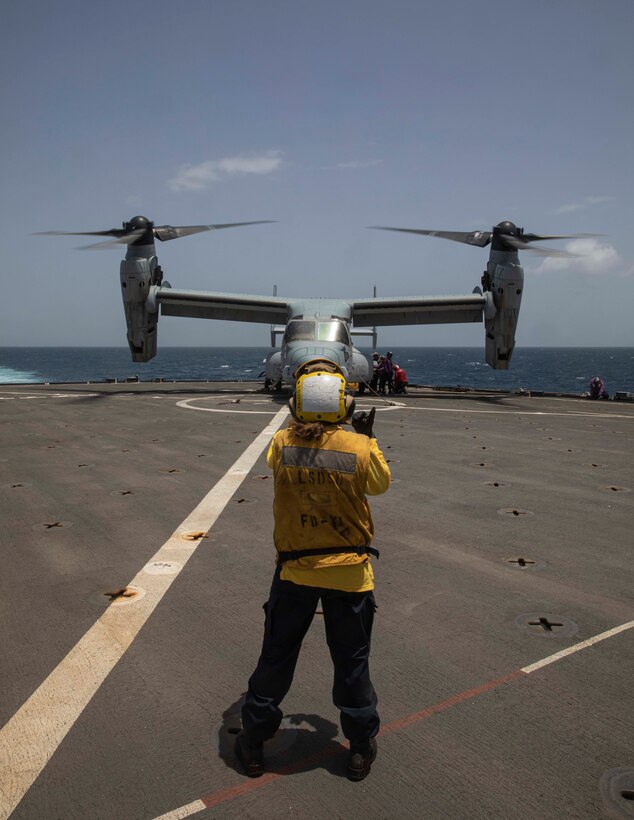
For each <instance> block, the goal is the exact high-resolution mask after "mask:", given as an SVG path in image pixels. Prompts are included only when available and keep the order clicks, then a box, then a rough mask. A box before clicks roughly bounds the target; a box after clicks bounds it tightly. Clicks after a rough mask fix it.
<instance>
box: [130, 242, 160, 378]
mask: <svg viewBox="0 0 634 820" xmlns="http://www.w3.org/2000/svg"><path fill="white" fill-rule="evenodd" d="M158 271H160V268H159V267H158V260H157V258H156V257H155V256H151V257H149V258H147V259H146V258H144V257H141V256H137V257H134V258H131V259H124V261H123V262H122V263H121V295H122V297H123V307H124V310H125V319H126V323H127V326H128V345H129V346H130V353H131V354H132V361H134V362H148V361H149V360H150V359H153V358H154V356H156V341H157V325H158V317H159V314H158V307H157V306H156V301H155V300H151V301H150V304H149V305H148V296H149V295H150V289H151V287H152V285H154V284H156V282H157V281H158V280H159V278H160V277H159V276H158ZM148 307H154V308H155V309H154V310H149V309H148Z"/></svg>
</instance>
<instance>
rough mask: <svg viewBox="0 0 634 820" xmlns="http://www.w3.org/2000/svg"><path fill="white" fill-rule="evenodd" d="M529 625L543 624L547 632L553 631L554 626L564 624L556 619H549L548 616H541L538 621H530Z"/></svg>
mask: <svg viewBox="0 0 634 820" xmlns="http://www.w3.org/2000/svg"><path fill="white" fill-rule="evenodd" d="M528 625H529V626H541V627H542V628H543V629H545V630H546V632H552V631H553V626H563V624H560V623H557V622H556V621H553V622H551V621H549V620H548V618H540V619H539V620H537V621H529V622H528Z"/></svg>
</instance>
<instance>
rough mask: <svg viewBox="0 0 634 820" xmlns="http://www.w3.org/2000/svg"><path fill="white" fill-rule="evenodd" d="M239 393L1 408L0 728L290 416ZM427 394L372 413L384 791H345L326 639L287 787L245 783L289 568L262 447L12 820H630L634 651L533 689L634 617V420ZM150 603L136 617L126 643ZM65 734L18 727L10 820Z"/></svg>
mask: <svg viewBox="0 0 634 820" xmlns="http://www.w3.org/2000/svg"><path fill="white" fill-rule="evenodd" d="M249 389H252V390H255V385H237V384H224V385H219V384H189V383H188V384H149V383H141V384H132V385H128V384H118V385H117V384H113V385H103V384H98V385H95V384H91V385H68V386H60V385H54V386H39V385H35V386H34V385H28V386H8V385H2V386H1V387H0V513H1V516H2V527H1V528H0V562H1V563H0V566H1V577H2V599H1V601H0V617H1V622H0V624H1V635H2V641H1V644H0V647H1V648H0V664H1V669H0V676H1V680H2V687H1V689H0V725H1V726H4V725H5V724H7V722H8V721H10V719H11V718H12V717H13V716H14V715H16V713H18V710H20V709H21V707H22V706H23V704H25V703H26V702H28V701H29V698H31V696H32V695H33V693H34V692H35V691H36V690H37V689H38V687H39V686H40V685H41V684H42V683H43V682H44V681H45V680H46V679H47V677H48V676H49V674H50V673H51V672H53V670H54V669H55V668H56V667H58V665H59V664H62V669H65V668H66V667H65V666H64V665H63V664H65V663H68V658H67V656H68V655H69V653H70V652H71V650H72V649H73V647H75V645H76V644H78V642H80V641H81V640H82V639H83V638H84V636H85V635H86V634H87V633H88V632H89V630H90V629H91V628H92V627H93V625H94V624H95V623H96V622H97V621H98V619H100V618H101V617H102V616H103V615H104V612H106V611H107V609H108V604H107V601H108V600H109V599H108V598H107V596H106V595H105V594H104V593H105V592H108V591H111V590H114V589H115V588H117V587H120V588H125V587H126V586H127V585H129V584H130V583H131V581H132V579H133V578H135V576H136V575H137V574H138V573H139V572H140V571H141V570H142V568H143V567H144V566H145V565H147V564H148V562H150V561H151V559H152V558H153V556H155V554H156V553H157V551H158V550H159V548H160V547H161V546H162V545H163V544H165V543H166V542H167V541H168V539H169V538H170V536H171V535H172V533H174V532H175V531H176V530H178V528H179V526H180V525H181V522H183V521H184V520H185V519H186V518H187V516H188V515H189V513H190V512H191V511H192V510H193V508H194V507H196V505H197V504H198V503H199V502H200V501H201V499H203V497H204V496H205V495H206V494H207V493H208V492H209V490H210V489H211V488H212V487H213V486H214V485H215V483H216V482H217V481H218V480H219V479H221V478H222V477H223V476H224V475H225V474H226V473H227V471H228V470H229V469H230V468H231V467H232V465H233V464H234V462H235V461H236V459H238V457H239V456H240V455H241V454H242V453H243V452H244V451H245V449H246V448H247V446H248V445H249V444H250V443H251V442H252V441H254V439H256V437H257V436H258V435H259V434H260V433H261V431H262V430H263V429H264V427H265V426H266V425H267V424H268V423H269V422H270V421H271V419H272V418H273V415H274V414H275V413H276V412H277V411H278V410H279V409H280V408H281V407H283V403H284V399H283V397H271V396H269V395H267V394H263V393H259V392H254V393H252V394H250V395H246V396H244V393H245V391H247V390H249ZM414 393H415V394H414V395H411V396H409V397H406V398H404V399H402V398H401V399H399V401H400V402H401V403H402V404H403V405H405V406H402V407H399V406H397V407H394V406H391V407H390V406H388V405H386V404H385V403H384V402H382V401H376V400H370V399H360V400H359V402H358V403H359V405H360V406H362V407H365V406H370V405H371V404H373V403H375V404H377V406H378V408H379V410H380V412H378V413H377V419H376V422H375V432H376V434H377V436H378V439H379V444H380V446H381V448H382V450H383V452H384V454H385V456H386V458H388V459H389V460H390V466H391V468H392V474H393V479H394V482H393V485H392V487H391V489H390V491H389V492H388V493H387V494H386V495H384V496H381V497H377V498H374V499H372V502H371V503H372V510H373V516H374V521H375V527H376V538H375V546H377V547H379V549H380V550H381V558H380V560H379V561H378V562H375V574H376V598H377V602H378V604H379V610H378V613H377V619H376V621H375V633H374V643H373V652H372V677H373V681H374V684H375V687H376V689H377V691H378V694H379V700H380V703H379V707H380V713H381V718H382V723H383V732H382V734H381V736H380V737H379V755H378V758H377V760H376V762H375V764H374V766H373V768H372V772H371V774H370V776H369V777H368V778H367V779H366V780H365V781H363V782H362V783H359V784H355V783H350V782H349V781H348V780H347V779H346V778H345V761H346V751H345V748H344V742H343V738H342V736H341V734H340V730H339V727H338V715H337V712H336V710H335V708H334V707H333V705H332V703H331V695H330V691H331V685H332V670H331V662H330V658H329V655H328V651H327V647H326V645H325V640H324V635H323V624H322V622H321V619H320V618H319V616H317V617H316V618H315V621H314V624H313V626H312V627H311V630H310V631H309V634H308V636H307V639H306V642H305V645H304V648H303V651H302V654H301V657H300V661H299V664H298V669H297V673H296V677H295V681H294V684H293V688H292V689H291V692H290V694H289V696H288V697H287V699H286V701H285V702H284V709H285V714H286V715H287V716H288V718H287V720H285V723H284V727H285V728H283V729H282V730H281V731H280V733H279V736H278V737H277V738H276V739H275V740H274V741H272V742H271V744H269V749H268V760H269V771H271V772H273V776H271V775H269V774H267V775H265V777H263V778H261V779H259V780H249V779H247V778H246V777H244V776H243V775H242V774H241V773H240V771H239V770H238V768H237V765H236V762H235V760H234V759H233V754H232V751H231V745H232V741H233V737H234V734H233V732H234V731H235V730H236V728H237V725H238V723H237V721H238V718H237V715H238V713H239V705H240V700H241V697H242V695H243V693H244V691H245V688H246V682H247V679H248V677H249V675H250V673H251V671H252V670H253V667H254V665H255V662H256V660H257V656H258V652H259V648H260V642H261V633H262V623H263V614H262V609H261V607H262V603H263V602H264V601H265V600H266V598H267V594H268V587H269V584H270V580H271V577H272V572H273V566H274V552H273V547H272V527H273V521H272V480H271V478H270V475H269V471H268V469H267V467H266V462H265V454H266V450H264V451H263V452H262V455H261V456H260V457H259V459H258V460H257V462H256V464H255V465H254V467H253V468H252V469H251V470H250V471H249V473H248V474H247V475H246V477H245V479H244V481H243V483H242V484H241V485H240V487H239V489H238V490H237V492H236V493H235V495H234V496H233V497H232V498H231V499H230V500H229V501H228V503H227V504H226V506H225V507H224V509H223V510H222V512H221V514H220V516H219V518H218V519H217V521H216V522H215V524H214V525H213V527H212V528H211V530H210V531H209V532H208V534H207V537H206V538H204V539H199V540H198V541H197V542H196V543H195V544H194V545H193V546H192V545H185V551H186V552H187V551H188V552H187V557H188V558H189V560H187V562H186V564H185V565H184V566H183V569H182V570H181V571H180V572H179V573H178V575H177V577H176V578H174V579H173V581H172V583H171V586H170V587H169V589H167V591H166V592H165V594H164V595H163V597H161V599H160V601H159V603H158V604H157V605H156V608H155V609H154V611H153V612H152V613H151V614H150V615H149V617H148V619H147V621H146V622H145V623H144V625H143V626H142V628H141V629H140V631H139V632H138V634H136V636H135V637H134V640H133V641H132V643H131V645H130V646H129V647H128V648H127V649H125V650H124V651H122V653H121V658H120V660H118V662H116V663H114V665H113V668H112V670H111V671H109V673H108V674H107V675H106V676H105V679H104V680H103V682H101V683H100V684H96V685H95V687H94V692H92V693H90V696H89V697H88V698H87V702H86V704H85V706H84V707H83V708H81V709H79V710H78V712H77V714H76V715H75V717H74V718H73V719H72V720H71V721H70V724H69V727H68V731H67V733H65V735H64V736H63V737H62V738H61V739H60V741H59V742H56V741H53V742H52V743H51V749H50V752H49V753H48V755H47V756H48V757H50V759H49V760H48V762H47V763H46V765H45V766H44V768H43V769H42V771H41V772H40V773H39V774H37V772H35V773H34V774H33V776H32V777H31V780H32V781H33V783H32V785H30V787H28V783H27V781H28V778H26V779H25V780H24V778H23V782H24V783H25V784H27V785H25V786H24V787H23V788H22V791H23V792H24V791H25V793H24V796H23V797H22V799H21V801H20V802H19V803H18V805H17V807H16V808H15V810H14V811H13V814H12V817H14V818H16V820H18V819H19V820H27V818H28V820H32V818H65V820H73V819H74V818H112V817H122V818H155V817H159V816H161V815H163V814H167V813H170V812H173V814H170V815H169V816H170V817H184V816H189V815H193V816H197V817H201V818H204V817H222V818H245V817H254V818H255V817H258V818H274V817H275V818H277V817H284V816H296V817H307V818H308V817H311V818H322V817H323V818H364V820H368V818H452V819H455V818H567V817H574V818H577V817H579V818H586V817H587V818H595V817H609V816H614V817H618V816H634V799H632V798H634V778H633V777H632V774H631V773H634V698H633V684H632V681H633V679H634V675H633V672H634V660H633V657H634V656H633V653H632V650H633V648H634V629H630V628H628V629H625V630H623V631H622V632H620V633H618V634H614V635H613V636H611V637H608V638H606V639H605V640H602V641H600V642H598V643H596V644H595V645H593V646H591V647H588V648H585V649H582V650H581V651H578V652H576V653H574V654H571V655H569V656H567V657H564V658H562V659H560V660H557V661H556V662H553V663H551V664H549V665H546V666H544V667H543V668H541V669H539V670H537V671H534V672H531V673H530V674H524V673H522V672H520V671H519V670H521V669H522V668H524V667H527V666H528V665H530V664H533V663H535V662H536V661H539V660H541V659H543V658H547V657H549V656H551V655H553V654H554V653H557V652H559V651H560V650H562V649H565V648H567V647H571V646H576V645H579V644H581V643H582V642H583V641H586V640H587V639H590V638H593V637H594V636H597V635H600V634H601V633H604V632H605V631H607V630H610V629H612V628H614V627H618V626H621V625H623V624H627V623H630V622H632V621H633V620H634V602H633V597H634V596H633V590H634V580H633V572H632V554H633V545H634V538H633V535H632V532H633V524H634V515H633V507H634V494H632V492H630V491H631V490H632V489H633V488H634V468H633V459H632V456H633V454H634V405H628V404H626V403H616V402H590V401H587V400H586V401H584V400H581V399H579V400H575V399H564V398H559V399H558V398H528V397H524V396H501V395H485V394H473V393H471V394H459V393H440V392H431V391H424V390H420V391H414ZM241 396H243V398H241V399H240V401H239V402H237V403H236V401H235V400H236V399H238V398H240V397H241ZM189 399H193V401H192V402H191V403H190V406H189V407H184V406H179V405H178V404H177V402H181V401H183V400H189ZM192 407H198V408H206V409H212V410H220V411H222V412H197V411H195V410H193V409H191V408H192ZM227 411H232V412H227ZM252 411H259V413H257V414H256V413H253V412H252ZM51 525H52V526H51ZM196 544H197V545H196ZM194 547H195V549H194ZM183 554H185V553H183ZM174 555H175V561H177V562H178V561H180V560H181V559H180V558H179V557H178V556H180V555H181V553H180V552H179V551H178V549H176V550H175V551H174ZM189 556H191V557H189ZM519 559H522V561H523V562H524V564H525V565H524V566H521V563H517V561H518V560H519ZM529 562H534V563H529ZM148 578H149V576H148ZM149 580H150V579H149ZM148 595H149V593H148ZM142 604H143V600H140V601H139V602H136V601H131V602H129V603H126V604H124V605H120V606H119V610H118V612H119V614H118V615H117V618H118V619H119V620H118V621H117V624H119V623H120V624H122V627H121V628H122V629H123V630H124V631H125V628H126V627H125V619H126V618H127V617H132V614H133V613H134V610H135V607H137V606H142ZM113 606H114V605H113ZM126 613H128V615H126ZM521 616H526V617H525V618H524V620H523V621H522V618H521ZM539 618H545V619H546V620H547V624H546V625H545V626H544V625H542V626H539V625H538V626H527V625H526V622H527V621H531V620H532V621H535V622H537V624H539V623H540V621H539ZM542 623H544V622H542ZM553 623H554V624H562V626H556V625H555V626H552V628H551V629H550V630H549V627H548V624H553ZM571 633H574V634H571ZM108 640H110V641H111V642H112V644H113V645H114V644H115V643H116V642H117V640H119V639H118V638H117V635H115V634H114V633H112V634H111V635H110V637H109V639H108ZM64 674H66V673H64ZM67 686H68V691H72V690H74V689H75V688H77V687H79V688H81V682H78V681H77V680H76V679H75V678H74V677H73V674H70V673H69V674H68V678H67ZM58 690H59V686H58V687H57V690H56V691H57V695H56V697H57V696H60V694H59V691H58ZM61 697H63V691H62V693H61ZM52 712H53V713H51V710H50V709H48V710H47V707H46V705H45V706H44V707H39V712H38V713H37V715H36V717H35V718H33V716H31V717H30V718H28V719H25V721H26V722H23V723H20V722H19V721H18V718H17V717H16V718H14V721H13V723H12V724H11V725H12V726H13V727H15V725H18V729H19V731H22V729H23V730H24V742H21V741H20V740H18V741H17V742H16V741H15V740H14V741H12V743H11V749H10V759H9V760H8V762H7V761H6V759H2V754H0V817H2V816H5V817H6V816H7V805H8V803H7V798H6V795H7V794H8V793H9V791H10V790H11V788H14V789H15V788H18V787H16V786H15V782H16V776H15V775H14V773H15V772H16V771H18V770H22V769H24V768H25V767H26V768H27V769H28V767H29V765H30V760H31V757H32V756H33V755H34V751H33V750H34V748H35V747H38V748H39V747H40V744H46V743H47V742H51V741H50V738H51V736H52V735H53V734H54V732H53V730H52V729H51V728H50V727H51V726H53V725H54V724H55V722H56V719H57V716H56V714H55V713H54V712H55V709H53V710H52ZM29 721H30V722H29ZM7 725H9V724H7ZM6 731H7V727H6V726H5V728H4V729H2V730H0V738H1V736H2V732H5V733H6ZM34 738H35V739H34ZM47 739H48V740H47ZM5 751H6V749H5ZM3 754H4V752H3ZM616 769H625V770H628V771H626V772H624V773H622V778H625V779H621V780H620V781H618V783H617V787H616V788H612V789H611V791H610V782H611V781H610V778H611V777H612V778H614V777H615V776H616V775H614V773H613V770H616ZM611 773H612V774H611ZM602 778H603V780H602ZM628 778H629V779H628ZM615 782H616V781H615ZM623 783H626V784H627V788H624V787H623V786H622V784H623ZM7 784H9V786H10V787H11V788H8V787H7ZM11 784H13V786H11ZM606 784H607V785H606ZM618 784H621V785H620V786H619V785H618ZM18 791H19V788H18ZM3 792H4V794H5V797H4V798H3V797H2V796H1V795H2V793H3ZM610 794H611V795H612V798H611V797H610ZM606 795H607V796H606ZM3 799H4V803H3ZM200 801H202V802H200ZM2 806H4V814H3V808H2ZM183 807H185V808H183ZM187 807H189V808H187Z"/></svg>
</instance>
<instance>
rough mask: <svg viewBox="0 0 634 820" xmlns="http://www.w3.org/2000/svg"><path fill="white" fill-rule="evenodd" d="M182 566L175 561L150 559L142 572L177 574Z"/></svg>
mask: <svg viewBox="0 0 634 820" xmlns="http://www.w3.org/2000/svg"><path fill="white" fill-rule="evenodd" d="M182 568H183V565H182V564H178V563H176V561H151V562H150V563H149V564H146V565H145V566H144V567H143V572H147V573H149V574H150V575H177V574H178V573H179V572H180V571H181V570H182Z"/></svg>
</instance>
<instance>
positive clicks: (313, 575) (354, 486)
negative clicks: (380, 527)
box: [267, 424, 390, 592]
mask: <svg viewBox="0 0 634 820" xmlns="http://www.w3.org/2000/svg"><path fill="white" fill-rule="evenodd" d="M267 462H268V465H269V467H270V468H271V469H272V470H273V473H274V477H275V498H274V502H273V511H274V515H275V533H274V540H275V547H276V549H277V550H278V551H279V552H286V551H293V550H300V551H301V550H302V549H311V548H321V547H341V548H342V549H346V548H348V547H367V546H369V545H370V543H371V542H372V536H373V535H374V525H373V523H372V516H371V514H370V507H369V504H368V501H367V499H366V495H380V494H381V493H384V492H385V491H386V490H387V489H388V487H389V486H390V468H389V467H388V465H387V463H386V461H385V459H384V457H383V453H382V452H381V451H380V450H379V447H378V444H377V442H376V439H370V438H368V437H367V436H365V435H361V434H359V433H353V432H348V431H347V430H343V429H342V428H341V427H339V426H338V425H334V424H333V425H325V427H324V433H323V435H322V436H321V438H319V439H315V440H313V441H309V440H306V439H303V438H301V437H300V436H297V435H295V434H294V433H293V431H292V430H291V429H290V428H286V429H285V430H279V431H278V432H277V433H276V434H275V435H274V436H273V441H272V442H271V446H270V447H269V451H268V455H267ZM281 579H282V580H283V581H292V582H293V583H295V584H304V585H306V586H314V587H323V588H326V589H340V590H343V591H345V592H366V591H367V590H371V589H373V588H374V574H373V572H372V563H371V561H370V556H369V555H367V554H362V555H357V554H356V553H340V554H334V555H313V556H306V557H305V558H298V559H296V560H291V561H286V562H284V564H283V565H282V571H281Z"/></svg>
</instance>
